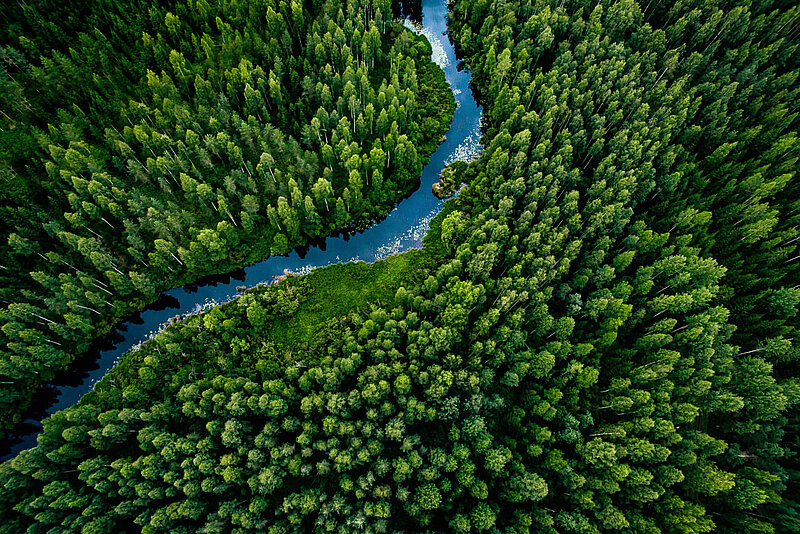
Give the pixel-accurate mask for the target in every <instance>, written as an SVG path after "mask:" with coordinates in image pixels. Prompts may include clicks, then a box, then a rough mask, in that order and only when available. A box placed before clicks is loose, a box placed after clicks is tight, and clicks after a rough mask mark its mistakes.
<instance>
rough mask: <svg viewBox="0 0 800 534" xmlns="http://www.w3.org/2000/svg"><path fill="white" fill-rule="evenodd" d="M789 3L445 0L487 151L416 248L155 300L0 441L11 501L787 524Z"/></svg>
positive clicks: (593, 523)
mask: <svg viewBox="0 0 800 534" xmlns="http://www.w3.org/2000/svg"><path fill="white" fill-rule="evenodd" d="M377 5H379V6H380V7H386V8H387V9H386V10H382V11H385V12H386V13H388V11H389V3H388V2H386V3H382V2H378V3H377V4H376V11H375V18H376V21H378V22H376V24H375V28H376V29H375V31H379V30H378V28H381V29H382V27H383V21H382V20H379V17H378V15H377V11H378V7H377ZM798 9H800V8H798V6H796V5H793V4H791V3H785V2H775V3H769V2H767V3H762V4H752V3H738V2H728V3H724V2H723V3H721V4H719V5H718V4H710V3H707V2H699V1H698V2H694V1H690V2H680V3H675V4H658V3H644V2H636V1H633V0H626V1H611V2H600V3H597V2H582V1H580V2H574V3H563V2H547V1H542V2H534V3H528V4H525V3H522V4H521V3H518V2H517V3H515V2H472V1H467V0H457V1H456V2H455V3H454V4H453V6H452V11H451V17H450V31H451V35H452V36H453V37H454V39H455V41H456V42H457V43H458V46H459V47H460V49H461V51H462V52H463V53H464V56H465V60H466V62H467V65H468V66H469V67H470V69H471V71H472V73H473V76H474V78H473V81H474V82H475V84H476V86H477V89H478V91H479V94H481V95H482V99H483V102H482V104H483V105H484V108H485V109H486V113H487V121H486V132H485V135H484V140H483V143H484V146H485V152H484V154H483V156H482V157H481V159H480V160H478V161H476V162H473V163H472V164H470V165H469V167H468V168H467V169H465V170H464V175H465V176H466V177H468V180H469V183H468V186H467V188H465V189H464V190H463V191H462V192H461V193H460V194H459V196H458V198H457V199H455V200H454V201H450V202H449V203H448V205H447V207H446V209H445V211H444V212H443V213H442V214H441V215H440V216H439V217H438V218H437V220H436V221H434V224H432V231H431V234H430V235H429V236H428V237H427V238H426V241H425V249H424V250H423V251H422V252H419V253H414V254H406V255H401V256H398V257H394V258H391V259H390V260H389V261H386V262H385V263H381V264H375V265H373V266H366V265H363V264H354V265H345V266H336V267H332V268H329V269H326V270H321V271H318V272H316V273H314V274H312V275H311V276H310V277H308V278H298V279H290V280H289V281H288V283H285V284H281V285H280V286H278V287H269V288H259V289H257V290H254V291H251V292H247V293H245V294H244V295H242V296H241V297H240V298H239V299H237V300H236V301H234V302H231V303H229V304H227V305H225V306H223V307H221V308H219V309H215V310H212V311H210V312H208V313H206V314H204V315H202V316H194V317H190V318H188V319H186V320H185V321H183V322H179V323H177V324H174V325H172V326H171V327H170V328H168V329H167V330H165V331H164V332H162V333H161V334H160V335H159V336H158V337H156V339H154V340H153V341H152V342H151V343H149V344H146V345H145V346H143V347H142V348H141V349H140V350H139V351H138V352H136V353H133V354H131V355H128V356H126V358H125V359H124V360H123V362H121V364H120V366H118V367H117V368H116V369H115V371H114V373H113V374H112V375H110V376H109V377H108V378H107V379H106V380H104V381H103V382H102V383H101V384H100V385H99V386H98V388H97V390H96V391H95V393H93V394H92V395H91V396H87V397H86V398H85V399H84V401H83V402H82V403H81V404H80V405H78V406H76V407H74V408H72V409H70V410H67V411H65V412H62V413H58V414H55V415H54V416H53V417H52V418H51V419H50V420H48V421H47V422H46V430H45V432H44V434H43V435H42V437H41V439H40V443H39V445H38V447H36V448H35V449H32V450H30V451H26V452H24V453H22V454H21V455H19V456H18V457H17V458H15V459H14V460H12V461H10V462H6V463H5V464H3V465H2V466H0V471H2V473H0V475H1V476H2V479H3V481H4V485H3V487H2V488H1V489H0V501H1V502H2V503H3V506H2V507H0V510H3V512H2V514H3V516H2V518H3V522H2V525H3V528H5V529H6V530H7V531H10V532H14V531H24V530H26V529H28V528H29V527H30V530H31V531H33V530H37V529H38V530H48V529H57V528H65V529H66V528H79V527H80V528H86V529H96V530H97V529H102V528H106V529H111V530H123V529H126V528H127V529H128V530H131V529H146V530H149V531H153V532H160V531H170V532H173V531H181V530H182V531H190V532H194V531H231V532H235V531H249V530H255V531H259V530H267V531H269V530H268V529H272V531H274V532H287V531H301V532H302V531H314V530H319V531H323V530H324V531H341V532H352V531H358V530H365V531H366V530H369V531H376V532H383V531H389V530H398V531H409V532H411V531H442V532H481V531H487V532H494V531H497V532H522V531H534V532H605V531H630V532H682V533H702V532H712V531H719V532H792V531H796V530H797V526H798V519H797V518H798V517H800V514H798V509H800V507H799V506H798V502H797V495H798V492H797V487H798V479H797V473H798V472H799V471H800V470H798V469H797V465H796V452H797V446H798V444H797V440H796V436H797V432H796V431H797V428H798V426H797V425H798V420H797V415H796V414H797V409H796V408H797V405H798V402H800V387H798V380H797V376H798V374H797V358H796V348H795V342H794V341H793V340H794V337H793V335H794V334H793V333H794V329H795V327H796V321H797V313H796V305H797V302H798V299H797V295H796V289H795V286H796V285H797V281H796V280H795V278H796V276H797V273H796V269H794V267H793V263H794V259H796V258H795V256H796V255H797V246H798V244H797V241H796V228H795V226H796V223H797V221H796V220H795V219H796V217H797V213H798V211H797V209H796V205H795V204H796V202H797V191H796V181H795V180H794V179H793V178H794V177H793V172H794V169H793V167H794V166H795V165H796V157H797V150H798V148H800V147H798V145H797V142H796V140H795V137H796V132H797V126H798V124H797V121H798V117H800V114H798V113H797V106H798V103H800V98H797V96H798V95H797V92H798V91H799V90H800V89H799V88H798V86H797V84H796V83H795V82H796V79H797V44H796V43H795V42H794V40H793V39H792V36H793V34H792V32H793V31H794V29H793V28H794V26H793V25H792V24H793V23H792V21H794V20H795V19H796V17H797V15H798ZM301 13H302V12H301V11H298V10H297V9H295V10H292V11H291V12H290V11H286V19H285V20H286V21H288V20H292V21H293V23H295V24H296V23H299V22H300V18H302V17H300V18H298V15H299V14H301ZM342 17H343V15H342V16H341V17H340V18H342ZM275 18H276V15H269V16H268V22H269V21H270V20H271V19H275ZM282 20H283V19H282ZM272 22H274V23H276V24H277V21H276V20H272ZM169 25H172V26H174V25H175V24H174V21H171V22H170V23H169V24H168V26H169ZM289 27H291V26H289ZM165 31H166V30H165ZM287 31H289V30H287ZM291 39H292V36H291V35H289V40H291ZM331 39H336V37H335V36H334V35H333V34H332V36H331ZM316 50H317V48H315V54H316V53H317V52H316ZM320 53H322V54H324V53H326V50H325V47H322V48H320ZM173 60H174V61H175V63H176V64H180V58H179V57H174V58H173ZM370 63H371V61H370ZM153 83H155V81H154V82H153ZM276 83H277V82H276ZM265 90H267V89H266V88H265ZM269 90H272V87H270V89H269ZM275 92H276V95H277V94H278V93H279V88H277V86H276V89H275ZM323 96H324V95H323ZM380 116H381V113H378V119H377V120H376V127H377V128H379V130H381V132H382V131H383V130H386V128H387V127H388V111H387V112H386V114H385V115H384V118H383V119H381V118H380ZM313 133H314V132H311V134H313ZM342 133H343V132H342ZM379 135H382V133H380V132H379ZM311 137H312V138H313V135H312V136H311ZM70 149H71V150H73V152H71V153H70V155H69V156H66V155H64V157H65V158H69V159H70V160H72V161H73V162H74V164H75V165H77V166H80V165H82V164H84V163H82V159H81V158H85V157H86V155H85V151H84V152H81V150H83V148H82V147H81V146H75V147H70ZM346 149H347V147H344V146H343V147H342V151H344V150H346ZM56 152H57V151H56ZM321 153H322V158H323V159H324V158H326V157H328V156H326V153H327V151H325V150H322V151H321ZM82 154H83V155H82ZM346 161H349V158H348V159H347V160H346ZM265 164H266V162H265ZM348 170H350V169H348ZM352 170H356V169H352ZM361 176H362V174H361V173H358V174H352V173H350V174H348V175H347V184H348V185H347V187H348V194H347V195H346V196H347V198H346V199H345V198H344V196H343V197H342V200H341V203H340V202H339V201H337V210H339V212H340V213H346V212H347V210H349V209H350V207H349V203H351V202H353V201H354V200H353V199H356V201H357V199H358V195H357V194H354V193H353V191H354V190H356V189H358V184H359V181H360V180H361ZM351 185H352V186H353V189H350V186H351ZM75 187H76V189H78V190H80V189H82V188H84V187H88V186H85V184H83V183H82V182H80V181H79V180H76V183H75ZM189 189H191V185H189ZM289 189H291V190H287V192H286V194H285V195H283V196H282V198H283V200H282V201H280V202H279V204H278V207H277V208H275V209H274V213H272V215H271V216H270V217H271V218H276V219H275V220H276V221H277V222H280V223H281V224H282V226H283V227H284V228H285V232H286V234H285V236H286V238H287V239H288V238H289V237H288V236H290V235H292V233H293V232H297V231H298V227H296V225H295V227H294V228H293V227H292V226H291V225H290V224H289V221H287V219H291V217H287V214H288V215H291V213H292V211H291V210H295V209H297V210H299V209H301V204H304V202H305V200H304V199H305V196H304V195H303V194H302V192H301V193H300V194H299V195H298V193H297V192H296V191H294V188H293V187H290V188H289ZM319 189H320V190H322V189H326V188H325V187H324V184H322V186H320V188H319ZM197 190H198V191H199V190H200V187H199V186H198V187H197ZM205 194H206V193H203V195H205ZM295 199H296V200H295ZM223 200H224V199H223ZM213 201H214V202H219V199H218V198H217V199H215V200H213ZM87 211H91V208H88V209H87ZM209 231H210V232H213V234H208V235H207V236H206V237H207V239H206V240H205V241H206V243H205V244H204V245H203V246H205V247H206V249H208V250H211V249H212V248H213V247H214V243H215V241H214V239H213V237H214V235H224V234H225V233H226V232H228V231H229V228H226V227H224V226H223V227H220V226H219V225H216V226H214V227H213V228H210V229H209ZM17 233H18V235H19V236H20V237H23V238H26V236H24V235H22V234H19V232H17ZM26 239H27V238H26ZM59 239H62V240H63V241H64V242H65V243H72V242H74V243H75V246H77V247H85V246H86V245H87V244H86V243H85V242H84V243H83V244H81V243H80V242H79V240H80V239H81V238H80V237H78V236H77V235H74V234H71V233H69V232H66V233H64V232H62V234H61V235H59ZM11 246H13V247H14V248H15V249H19V250H25V247H26V246H27V245H26V241H23V240H20V239H17V238H14V242H13V245H11ZM92 251H93V252H94V251H95V250H92ZM97 252H99V251H97ZM160 252H162V254H161V256H162V257H163V256H165V255H166V256H168V251H167V250H166V249H165V248H164V245H163V244H162V246H161V251H160ZM426 255H427V256H426ZM426 257H427V259H425V258H426ZM90 258H91V255H90ZM793 258H794V259H793ZM156 259H157V258H154V259H153V261H154V262H155V261H156ZM93 260H94V261H95V262H96V263H97V264H100V265H103V267H104V268H106V269H107V268H108V267H109V263H108V262H107V261H105V260H104V258H103V257H98V256H95V257H94V258H93ZM423 260H424V261H423ZM111 267H112V270H113V264H111ZM35 276H36V279H38V280H41V283H43V284H56V283H58V282H54V281H53V280H52V279H50V278H48V274H47V273H46V272H42V274H36V275H35ZM62 283H63V284H64V285H65V286H66V287H64V291H67V292H73V293H76V292H78V291H83V290H82V289H80V287H81V286H78V285H77V283H73V284H71V285H69V284H67V282H66V281H64V282H62ZM136 283H137V284H140V285H142V287H144V288H146V286H145V285H144V284H143V282H142V280H140V279H137V281H136ZM87 289H88V288H87ZM9 313H10V314H12V315H13V317H14V318H15V321H9V322H8V324H6V325H4V327H3V331H4V333H5V335H8V336H18V337H20V338H23V337H24V336H32V335H35V334H34V333H31V332H26V330H31V329H30V328H26V325H25V323H24V321H22V320H21V319H22V318H24V317H25V316H26V315H30V314H37V313H40V312H39V310H38V309H36V308H33V307H26V306H24V305H15V306H9ZM346 314H350V315H348V316H347V320H346V321H343V320H338V319H340V318H341V317H343V316H345V315H346ZM251 316H252V317H251ZM327 319H330V320H331V321H330V322H326V320H327ZM68 320H69V321H70V322H71V323H72V324H74V325H75V328H80V327H82V326H83V323H82V320H81V317H80V316H79V315H76V314H74V313H73V314H72V315H71V316H70V318H69V319H68ZM295 320H297V321H296V322H292V321H295ZM84 322H85V321H84ZM256 323H260V324H261V326H260V327H258V326H256V327H254V325H255V324H256ZM316 325H323V326H322V327H319V326H316ZM282 340H283V341H284V342H286V344H285V345H283V346H278V345H277V343H276V342H279V341H282ZM298 347H304V351H298V350H297V348H298ZM131 524H132V525H134V526H131Z"/></svg>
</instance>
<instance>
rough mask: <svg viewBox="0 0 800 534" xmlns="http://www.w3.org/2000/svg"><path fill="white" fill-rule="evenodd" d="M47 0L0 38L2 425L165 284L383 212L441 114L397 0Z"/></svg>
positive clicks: (425, 51) (281, 250) (440, 97)
mask: <svg viewBox="0 0 800 534" xmlns="http://www.w3.org/2000/svg"><path fill="white" fill-rule="evenodd" d="M45 4H49V2H47V3H44V2H43V3H42V5H41V6H38V8H36V7H35V6H34V5H29V6H28V7H26V8H25V9H24V10H21V12H16V11H15V10H13V9H11V10H10V11H11V13H12V14H13V15H15V16H16V19H15V18H14V17H9V19H8V20H7V22H6V24H5V26H4V28H3V37H2V42H3V43H10V44H6V45H5V46H4V47H3V48H2V58H3V60H4V61H3V66H4V67H3V68H4V74H5V75H4V76H3V81H2V82H0V83H2V84H3V85H2V87H1V88H0V98H1V99H2V102H3V104H2V109H3V112H4V114H5V115H6V117H3V118H0V121H4V122H3V127H2V141H0V166H2V167H1V168H0V172H2V174H3V175H4V178H5V182H4V183H5V185H4V186H3V188H2V189H3V191H2V192H1V193H0V194H2V195H3V198H2V199H0V210H1V211H0V217H2V219H3V220H4V222H5V224H3V226H2V231H1V232H0V299H1V301H2V304H3V308H2V310H0V320H1V321H2V324H3V326H2V332H0V346H2V349H0V428H8V427H9V425H11V424H12V423H14V422H15V421H16V420H17V419H19V416H20V413H21V409H22V408H24V407H25V406H26V405H27V403H28V400H29V398H30V395H31V394H32V392H33V391H35V389H36V388H37V387H38V386H39V385H41V384H42V383H44V382H46V381H47V380H48V379H49V378H52V377H53V376H54V373H57V372H58V371H59V370H60V369H62V368H64V367H65V366H66V365H67V364H69V362H71V361H72V360H73V359H74V358H75V355H77V354H81V353H83V352H85V351H86V350H87V349H88V348H89V345H90V341H91V340H92V339H94V338H96V337H98V336H99V335H100V334H103V333H104V332H106V331H107V330H108V329H109V328H110V327H111V326H112V325H113V324H115V323H116V322H118V321H119V320H120V319H121V318H123V317H126V316H128V315H130V314H131V313H132V312H135V311H138V310H139V309H141V308H142V307H143V306H144V305H145V304H147V303H149V302H152V301H153V300H155V299H156V298H157V296H158V295H159V294H160V293H161V292H162V291H164V290H166V289H169V288H171V287H174V286H177V285H182V284H185V283H187V282H192V281H194V280H196V279H197V278H199V277H201V276H203V275H209V274H216V273H225V272H227V271H230V270H232V269H234V268H238V267H240V266H242V265H247V264H249V263H253V262H254V261H256V260H259V259H263V258H264V257H266V256H269V255H270V254H285V253H286V252H288V251H290V250H291V249H293V248H295V247H297V246H300V245H305V244H307V243H308V242H310V241H312V240H314V239H315V238H319V237H324V236H327V235H330V234H331V233H334V232H337V231H349V230H351V229H353V228H357V227H361V226H364V225H366V224H368V223H369V222H371V221H373V220H375V219H378V218H381V217H383V216H384V215H385V214H386V213H387V212H388V211H389V209H391V207H392V206H393V205H394V203H395V202H396V201H397V200H399V199H400V198H402V196H403V195H404V194H406V193H408V192H409V191H410V190H412V189H413V188H414V187H415V186H416V183H417V182H418V179H419V173H420V170H421V169H422V164H423V162H424V161H426V159H427V157H428V156H429V155H430V153H431V152H433V150H434V149H435V148H436V145H437V144H438V142H439V139H440V137H441V136H442V135H443V134H444V132H445V131H446V130H447V128H448V127H449V124H450V117H451V116H452V111H453V108H454V103H453V101H452V95H451V94H450V92H449V90H448V88H447V85H446V82H445V80H444V77H443V75H442V73H441V71H440V70H439V69H437V68H436V67H435V65H433V63H431V62H430V59H429V57H430V47H429V45H428V44H427V43H426V42H425V41H424V40H421V39H420V38H418V37H417V36H415V35H414V34H412V33H410V32H408V31H407V30H405V29H403V27H402V26H401V25H399V24H396V23H393V22H392V11H391V9H392V6H391V3H390V2H367V3H366V4H365V5H363V6H362V5H360V4H358V3H353V2H351V3H350V4H349V5H340V4H339V3H337V2H326V3H324V5H323V4H321V3H320V5H319V6H316V7H314V8H313V9H304V8H303V7H302V6H301V5H299V4H297V3H287V2H279V3H272V2H266V3H264V5H262V6H260V7H259V8H256V7H255V6H252V5H251V4H250V3H249V2H233V3H226V4H224V5H223V4H221V3H220V4H217V5H216V6H211V5H210V4H209V3H207V2H204V1H202V0H200V1H198V2H194V1H192V2H188V3H187V2H178V3H176V4H174V5H172V6H169V8H168V7H167V6H164V5H159V4H153V5H150V4H149V3H146V2H134V4H141V5H138V6H130V5H126V4H123V3H119V2H116V1H108V2H106V1H96V2H92V3H91V4H90V3H82V2H81V3H69V2H68V3H57V6H54V7H53V9H47V10H45V9H44V5H45ZM92 4H94V5H92ZM170 9H171V10H172V11H170ZM345 12H347V15H345ZM60 21H70V22H69V25H67V26H65V25H63V24H62V23H61V22H60ZM265 23H266V25H267V26H268V28H269V31H268V33H267V34H264V33H262V32H261V31H260V30H261V28H262V27H263V26H264V24H265ZM100 28H103V29H105V33H103V32H102V31H101V30H100ZM257 29H258V31H257ZM66 30H69V31H71V32H72V33H71V34H70V33H67V31H66ZM75 34H77V35H78V36H79V37H78V38H77V41H76V40H75V38H74V35H75ZM11 117H13V119H12V118H11Z"/></svg>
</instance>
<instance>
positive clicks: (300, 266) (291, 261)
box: [0, 0, 482, 459]
mask: <svg viewBox="0 0 800 534" xmlns="http://www.w3.org/2000/svg"><path fill="white" fill-rule="evenodd" d="M446 17H447V2H446V0H423V2H422V24H421V25H420V24H413V25H412V24H411V23H409V22H407V23H406V24H407V25H408V26H409V27H410V28H411V27H413V28H414V31H416V32H417V33H422V34H423V35H425V36H426V37H427V38H428V40H429V41H430V42H431V46H432V48H433V54H432V56H433V57H432V59H433V61H434V62H435V63H437V64H438V65H439V66H440V67H441V68H442V69H443V70H444V73H445V77H446V79H447V81H448V83H449V84H450V87H451V89H452V90H453V94H454V96H455V99H456V104H457V107H456V111H455V115H454V116H453V122H452V124H451V125H450V130H449V131H448V132H447V134H446V140H445V141H444V142H443V143H442V144H441V145H439V147H438V149H437V150H436V152H434V153H433V155H432V156H431V159H430V161H429V162H428V164H427V165H426V166H425V168H424V169H423V170H422V177H421V183H420V186H419V188H418V189H417V190H416V191H415V192H414V193H413V194H411V195H410V196H409V197H408V198H406V199H405V200H403V201H401V202H400V203H399V204H398V205H397V206H396V207H395V209H394V210H393V211H391V212H390V213H389V215H388V216H387V217H386V219H384V220H383V221H381V222H379V223H376V224H374V225H372V226H371V227H369V228H368V229H366V230H365V231H363V232H360V233H356V234H352V235H346V236H341V237H335V238H327V239H325V240H324V242H322V243H321V245H319V246H313V247H311V248H309V249H307V250H306V251H304V252H305V253H304V254H303V255H301V254H300V253H299V252H297V251H294V252H292V253H290V254H289V255H287V256H273V257H270V258H268V259H266V260H264V261H262V262H259V263H256V264H254V265H251V266H249V267H246V268H244V269H240V270H238V271H236V272H234V273H231V274H229V275H227V276H224V277H213V278H212V279H213V281H211V282H209V283H206V284H204V285H201V284H202V282H199V283H198V284H194V285H192V286H187V287H183V288H176V289H172V290H169V291H167V292H165V293H164V294H162V295H161V298H159V299H158V301H157V302H156V303H155V304H154V305H151V306H150V307H148V308H147V309H145V310H144V311H142V312H141V313H139V314H137V316H136V317H135V318H134V319H131V320H130V321H128V322H125V323H121V324H120V325H118V326H117V327H116V329H115V330H114V331H112V332H111V333H110V334H108V335H107V336H105V338H104V340H103V341H102V342H101V343H100V344H98V349H97V350H95V351H92V352H90V354H88V355H86V356H85V357H82V358H81V359H80V361H77V362H75V364H74V365H73V366H72V368H71V369H69V370H67V371H65V372H64V373H62V374H61V375H59V377H58V378H56V380H54V381H53V382H52V383H50V384H48V385H47V386H45V387H43V388H42V390H41V391H39V392H38V393H37V395H36V396H35V398H34V400H33V406H32V407H31V410H30V413H29V416H28V419H26V420H25V421H24V422H23V423H21V424H20V425H18V426H17V428H15V430H14V431H13V432H12V433H11V434H10V435H9V436H7V437H6V439H5V440H3V441H0V455H2V456H1V457H0V459H7V458H10V457H12V456H14V455H16V454H17V453H18V452H19V451H21V450H24V449H27V448H30V447H33V446H34V445H36V436H37V435H38V434H39V432H40V431H41V428H42V424H41V420H42V419H45V418H47V417H48V416H49V415H51V414H53V413H55V412H56V411H59V410H63V409H65V408H68V407H69V406H72V405H73V404H76V403H77V402H78V401H79V400H80V398H81V397H82V396H83V395H84V394H85V393H87V392H88V391H91V389H92V387H94V384H96V383H97V382H98V381H99V380H100V379H102V378H103V376H105V374H106V373H108V371H109V370H111V368H112V367H114V365H115V364H116V363H117V362H118V361H119V359H120V358H121V357H122V355H123V354H125V353H126V352H128V351H129V350H130V349H131V348H134V347H136V346H137V345H139V344H140V343H142V342H143V341H146V340H147V339H149V338H150V337H151V336H152V335H154V334H155V333H156V332H157V331H158V330H159V328H160V326H161V325H163V324H164V323H166V322H167V321H168V320H169V319H170V318H172V317H175V316H176V315H183V314H186V313H192V312H197V311H201V310H203V309H207V308H208V307H209V306H213V305H215V304H218V303H222V302H226V301H228V300H230V299H232V298H234V297H235V296H236V295H237V294H239V290H238V289H237V288H239V287H241V286H246V287H252V286H255V285H256V284H258V283H261V282H272V281H273V280H275V279H276V277H279V276H282V275H284V274H286V273H288V272H292V273H297V274H305V273H307V272H309V271H310V270H312V269H313V268H315V267H321V266H325V265H331V264H334V263H340V262H347V261H366V262H372V261H376V260H380V259H383V258H385V257H387V256H389V255H391V254H396V253H398V252H403V251H405V250H409V249H412V248H419V247H421V246H422V237H423V236H424V235H425V232H426V231H427V229H428V225H429V223H430V221H431V219H433V217H434V216H435V215H436V214H437V213H438V212H439V211H440V210H441V209H442V206H443V205H444V202H443V201H441V200H439V199H437V198H436V197H435V196H434V195H433V193H432V192H431V187H432V186H433V184H434V183H436V182H437V181H438V179H439V174H440V173H441V171H442V169H443V168H444V167H445V166H447V165H449V164H450V163H452V162H453V161H456V160H465V161H469V160H471V159H473V158H474V157H475V156H476V155H477V154H478V153H479V151H480V150H481V146H480V121H481V113H482V110H481V107H480V106H479V105H478V104H477V102H476V101H475V99H474V98H473V95H472V91H471V89H470V85H469V72H468V71H466V70H459V69H458V68H457V66H458V60H457V58H456V54H455V49H454V48H453V46H452V44H451V43H450V41H449V39H448V38H447V35H446V29H447V18H446Z"/></svg>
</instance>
